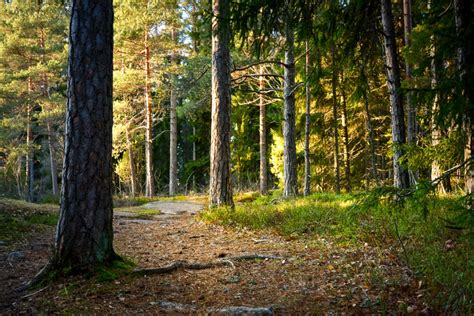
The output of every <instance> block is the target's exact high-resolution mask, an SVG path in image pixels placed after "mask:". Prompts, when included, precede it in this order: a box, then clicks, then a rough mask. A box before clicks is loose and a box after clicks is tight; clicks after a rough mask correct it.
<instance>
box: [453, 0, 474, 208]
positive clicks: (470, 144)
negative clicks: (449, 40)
mask: <svg viewBox="0 0 474 316" xmlns="http://www.w3.org/2000/svg"><path fill="white" fill-rule="evenodd" d="M471 2H472V1H470V0H454V15H455V24H456V33H457V41H458V47H457V65H458V72H459V81H460V86H461V89H460V90H461V91H460V94H461V96H462V97H463V99H464V105H463V107H464V111H463V130H464V133H465V135H466V144H465V147H464V160H468V159H471V161H470V163H469V164H468V165H467V166H466V168H465V170H464V177H465V183H466V192H467V193H468V194H471V193H472V187H473V185H474V180H473V178H474V135H473V134H474V122H473V116H474V105H473V104H474V87H473V80H472V76H473V74H472V70H471V69H472V64H473V63H474V47H473V43H472V36H474V34H473V30H472V27H471V26H472V10H471V7H472V3H471ZM469 38H471V40H468V39H469ZM470 207H472V205H471V206H470Z"/></svg>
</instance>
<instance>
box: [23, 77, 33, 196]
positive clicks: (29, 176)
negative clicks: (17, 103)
mask: <svg viewBox="0 0 474 316" xmlns="http://www.w3.org/2000/svg"><path fill="white" fill-rule="evenodd" d="M32 92H33V82H32V80H31V78H28V94H29V95H30V94H31V93H32ZM26 120H27V122H26V164H25V167H26V200H27V201H28V202H33V200H34V182H35V168H34V157H33V156H34V149H33V145H34V139H33V128H32V124H33V105H32V104H31V101H30V100H29V101H28V105H27V108H26Z"/></svg>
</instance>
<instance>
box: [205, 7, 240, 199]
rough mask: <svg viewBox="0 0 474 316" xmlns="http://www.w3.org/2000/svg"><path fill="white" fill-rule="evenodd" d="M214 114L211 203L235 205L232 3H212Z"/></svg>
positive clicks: (212, 127)
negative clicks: (230, 15)
mask: <svg viewBox="0 0 474 316" xmlns="http://www.w3.org/2000/svg"><path fill="white" fill-rule="evenodd" d="M212 9H213V18H212V113H211V115H212V116H211V166H210V189H209V206H210V207H214V206H220V205H228V206H233V205H234V201H233V198H232V184H231V169H230V163H231V159H230V137H231V121H230V118H231V95H230V50H229V44H230V36H231V34H230V21H229V14H230V2H229V0H213V2H212Z"/></svg>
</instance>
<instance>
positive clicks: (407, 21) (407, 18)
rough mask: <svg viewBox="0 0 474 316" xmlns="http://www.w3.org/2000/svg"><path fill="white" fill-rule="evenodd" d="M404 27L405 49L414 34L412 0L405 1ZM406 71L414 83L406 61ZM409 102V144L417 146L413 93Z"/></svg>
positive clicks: (408, 96)
mask: <svg viewBox="0 0 474 316" xmlns="http://www.w3.org/2000/svg"><path fill="white" fill-rule="evenodd" d="M403 26H404V42H405V47H407V48H409V47H410V45H411V43H410V42H411V41H410V36H411V32H412V28H413V27H412V14H411V0H403ZM405 71H406V76H407V80H408V81H412V66H411V64H410V63H409V62H408V61H405ZM406 102H407V142H408V144H410V145H416V107H415V104H414V103H413V101H412V93H411V92H409V91H408V92H407V93H406Z"/></svg>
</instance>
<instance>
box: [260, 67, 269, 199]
mask: <svg viewBox="0 0 474 316" xmlns="http://www.w3.org/2000/svg"><path fill="white" fill-rule="evenodd" d="M264 88H265V81H264V78H263V66H260V77H259V89H260V91H263V89H264ZM259 108H260V113H259V129H258V130H259V136H260V194H262V195H265V194H267V193H268V171H267V106H266V104H265V98H264V96H263V94H262V93H260V94H259Z"/></svg>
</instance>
